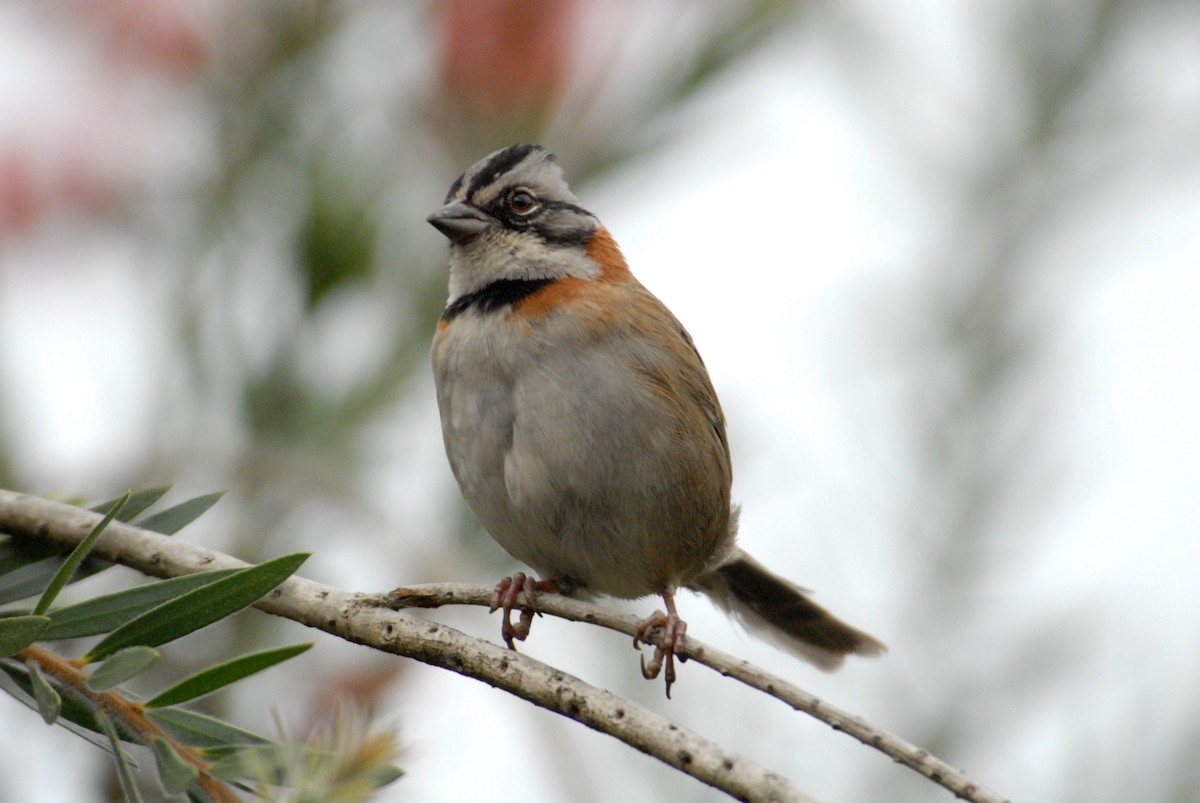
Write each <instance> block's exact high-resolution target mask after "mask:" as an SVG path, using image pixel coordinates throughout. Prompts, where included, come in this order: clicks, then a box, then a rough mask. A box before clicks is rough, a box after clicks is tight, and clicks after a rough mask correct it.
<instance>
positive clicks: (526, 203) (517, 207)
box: [508, 190, 537, 215]
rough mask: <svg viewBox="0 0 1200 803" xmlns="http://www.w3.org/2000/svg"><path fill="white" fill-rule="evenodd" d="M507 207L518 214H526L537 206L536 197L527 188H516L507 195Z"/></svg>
mask: <svg viewBox="0 0 1200 803" xmlns="http://www.w3.org/2000/svg"><path fill="white" fill-rule="evenodd" d="M508 208H509V209H511V210H512V211H513V212H515V213H516V214H518V215H528V214H529V213H530V212H532V211H533V210H534V209H536V208H537V198H534V197H533V193H531V192H529V191H528V190H517V191H516V192H514V193H513V194H512V195H510V196H508Z"/></svg>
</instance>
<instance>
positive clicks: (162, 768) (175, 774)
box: [152, 736, 200, 795]
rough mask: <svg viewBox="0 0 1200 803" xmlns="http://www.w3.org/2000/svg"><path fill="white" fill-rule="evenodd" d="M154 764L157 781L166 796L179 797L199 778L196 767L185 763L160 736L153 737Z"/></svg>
mask: <svg viewBox="0 0 1200 803" xmlns="http://www.w3.org/2000/svg"><path fill="white" fill-rule="evenodd" d="M152 746H153V748H154V763H155V764H157V765H158V780H159V782H160V783H162V787H163V791H165V792H166V793H167V794H168V795H181V794H183V792H184V791H185V790H186V789H187V788H188V787H189V786H191V785H192V782H193V781H195V780H196V778H198V777H199V776H200V771H199V770H198V769H196V765H195V764H192V763H190V762H188V761H185V760H184V759H183V757H182V756H180V755H179V754H178V753H176V752H175V748H174V747H172V746H171V743H170V742H168V741H167V740H166V739H164V738H163V737H161V736H155V737H154V743H153V745H152Z"/></svg>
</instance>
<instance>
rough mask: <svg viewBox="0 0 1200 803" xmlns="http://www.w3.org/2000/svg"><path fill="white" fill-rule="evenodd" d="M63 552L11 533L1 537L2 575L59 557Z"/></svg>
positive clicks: (0, 560) (0, 563) (0, 562)
mask: <svg viewBox="0 0 1200 803" xmlns="http://www.w3.org/2000/svg"><path fill="white" fill-rule="evenodd" d="M61 554H62V552H61V551H59V550H57V549H55V548H54V547H52V546H50V545H49V544H37V543H32V542H30V541H23V540H20V539H17V538H13V537H12V536H10V535H6V536H3V537H0V577H3V576H4V575H6V574H8V573H9V572H14V571H16V570H17V569H21V568H24V567H25V566H29V565H31V564H34V563H37V562H38V561H39V560H45V559H46V558H54V557H58V556H59V555H61Z"/></svg>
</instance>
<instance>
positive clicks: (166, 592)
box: [41, 569, 239, 641]
mask: <svg viewBox="0 0 1200 803" xmlns="http://www.w3.org/2000/svg"><path fill="white" fill-rule="evenodd" d="M237 571H239V570H238V569H216V570H214V571H211V572H201V573H200V574H187V575H184V576H183V577H173V578H171V579H170V580H160V581H157V582H153V583H146V584H145V585H140V586H137V587H135V588H128V589H125V590H124V591H117V592H115V593H112V594H106V595H104V596H102V597H96V598H95V599H89V600H87V601H86V602H80V603H78V604H75V605H68V606H66V607H63V608H59V609H57V610H54V611H51V612H50V619H51V624H50V627H49V628H47V630H46V632H45V633H43V634H42V635H41V639H42V640H43V641H54V640H56V639H67V638H81V637H83V636H94V635H97V634H98V633H107V632H109V631H111V630H116V629H117V628H118V627H120V626H121V625H123V624H125V623H126V622H128V621H130V620H131V619H133V618H134V617H136V616H140V615H141V614H143V613H145V612H146V611H148V610H150V609H151V608H154V607H155V606H158V605H161V604H162V603H164V602H166V601H167V600H169V599H173V598H175V597H178V596H181V595H183V594H184V593H186V592H188V591H191V590H193V589H196V588H203V587H204V586H206V585H209V584H210V583H214V582H216V581H217V580H220V579H221V578H222V577H228V576H229V575H231V574H233V573H234V572H237Z"/></svg>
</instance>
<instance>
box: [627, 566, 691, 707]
mask: <svg viewBox="0 0 1200 803" xmlns="http://www.w3.org/2000/svg"><path fill="white" fill-rule="evenodd" d="M662 598H663V602H664V603H665V604H666V606H667V612H666V613H663V612H662V611H655V612H654V613H652V614H650V616H649V617H647V618H646V620H645V621H643V622H642V623H641V624H640V625H638V629H637V635H636V636H634V637H633V646H634V647H636V648H637V649H639V650H640V649H641V644H642V642H645V643H647V644H649V643H650V641H649V639H647V638H646V636H647V635H648V634H649V633H650V631H651V630H653V629H654V628H656V627H657V628H661V629H662V635H661V637H660V638H659V646H657V647H655V648H654V657H653V658H651V659H650V661H649V663H647V662H646V658H645V656H642V677H644V678H646V680H653V679H654V678H656V677H658V674H659V672H662V671H663V668H664V667H665V668H666V671H665V672H663V678H664V679H665V680H666V682H667V697H668V698H669V697H670V696H671V684H672V683H674V682H675V650H676V648H677V647H683V642H684V638H685V637H686V636H687V622H685V621H683V620H682V619H680V618H679V613H678V612H677V611H676V610H675V589H673V588H667V589H664V590H663V592H662ZM686 660H687V659H686V658H684V657H683V656H680V657H679V661H680V662H681V663H682V662H683V661H686Z"/></svg>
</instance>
